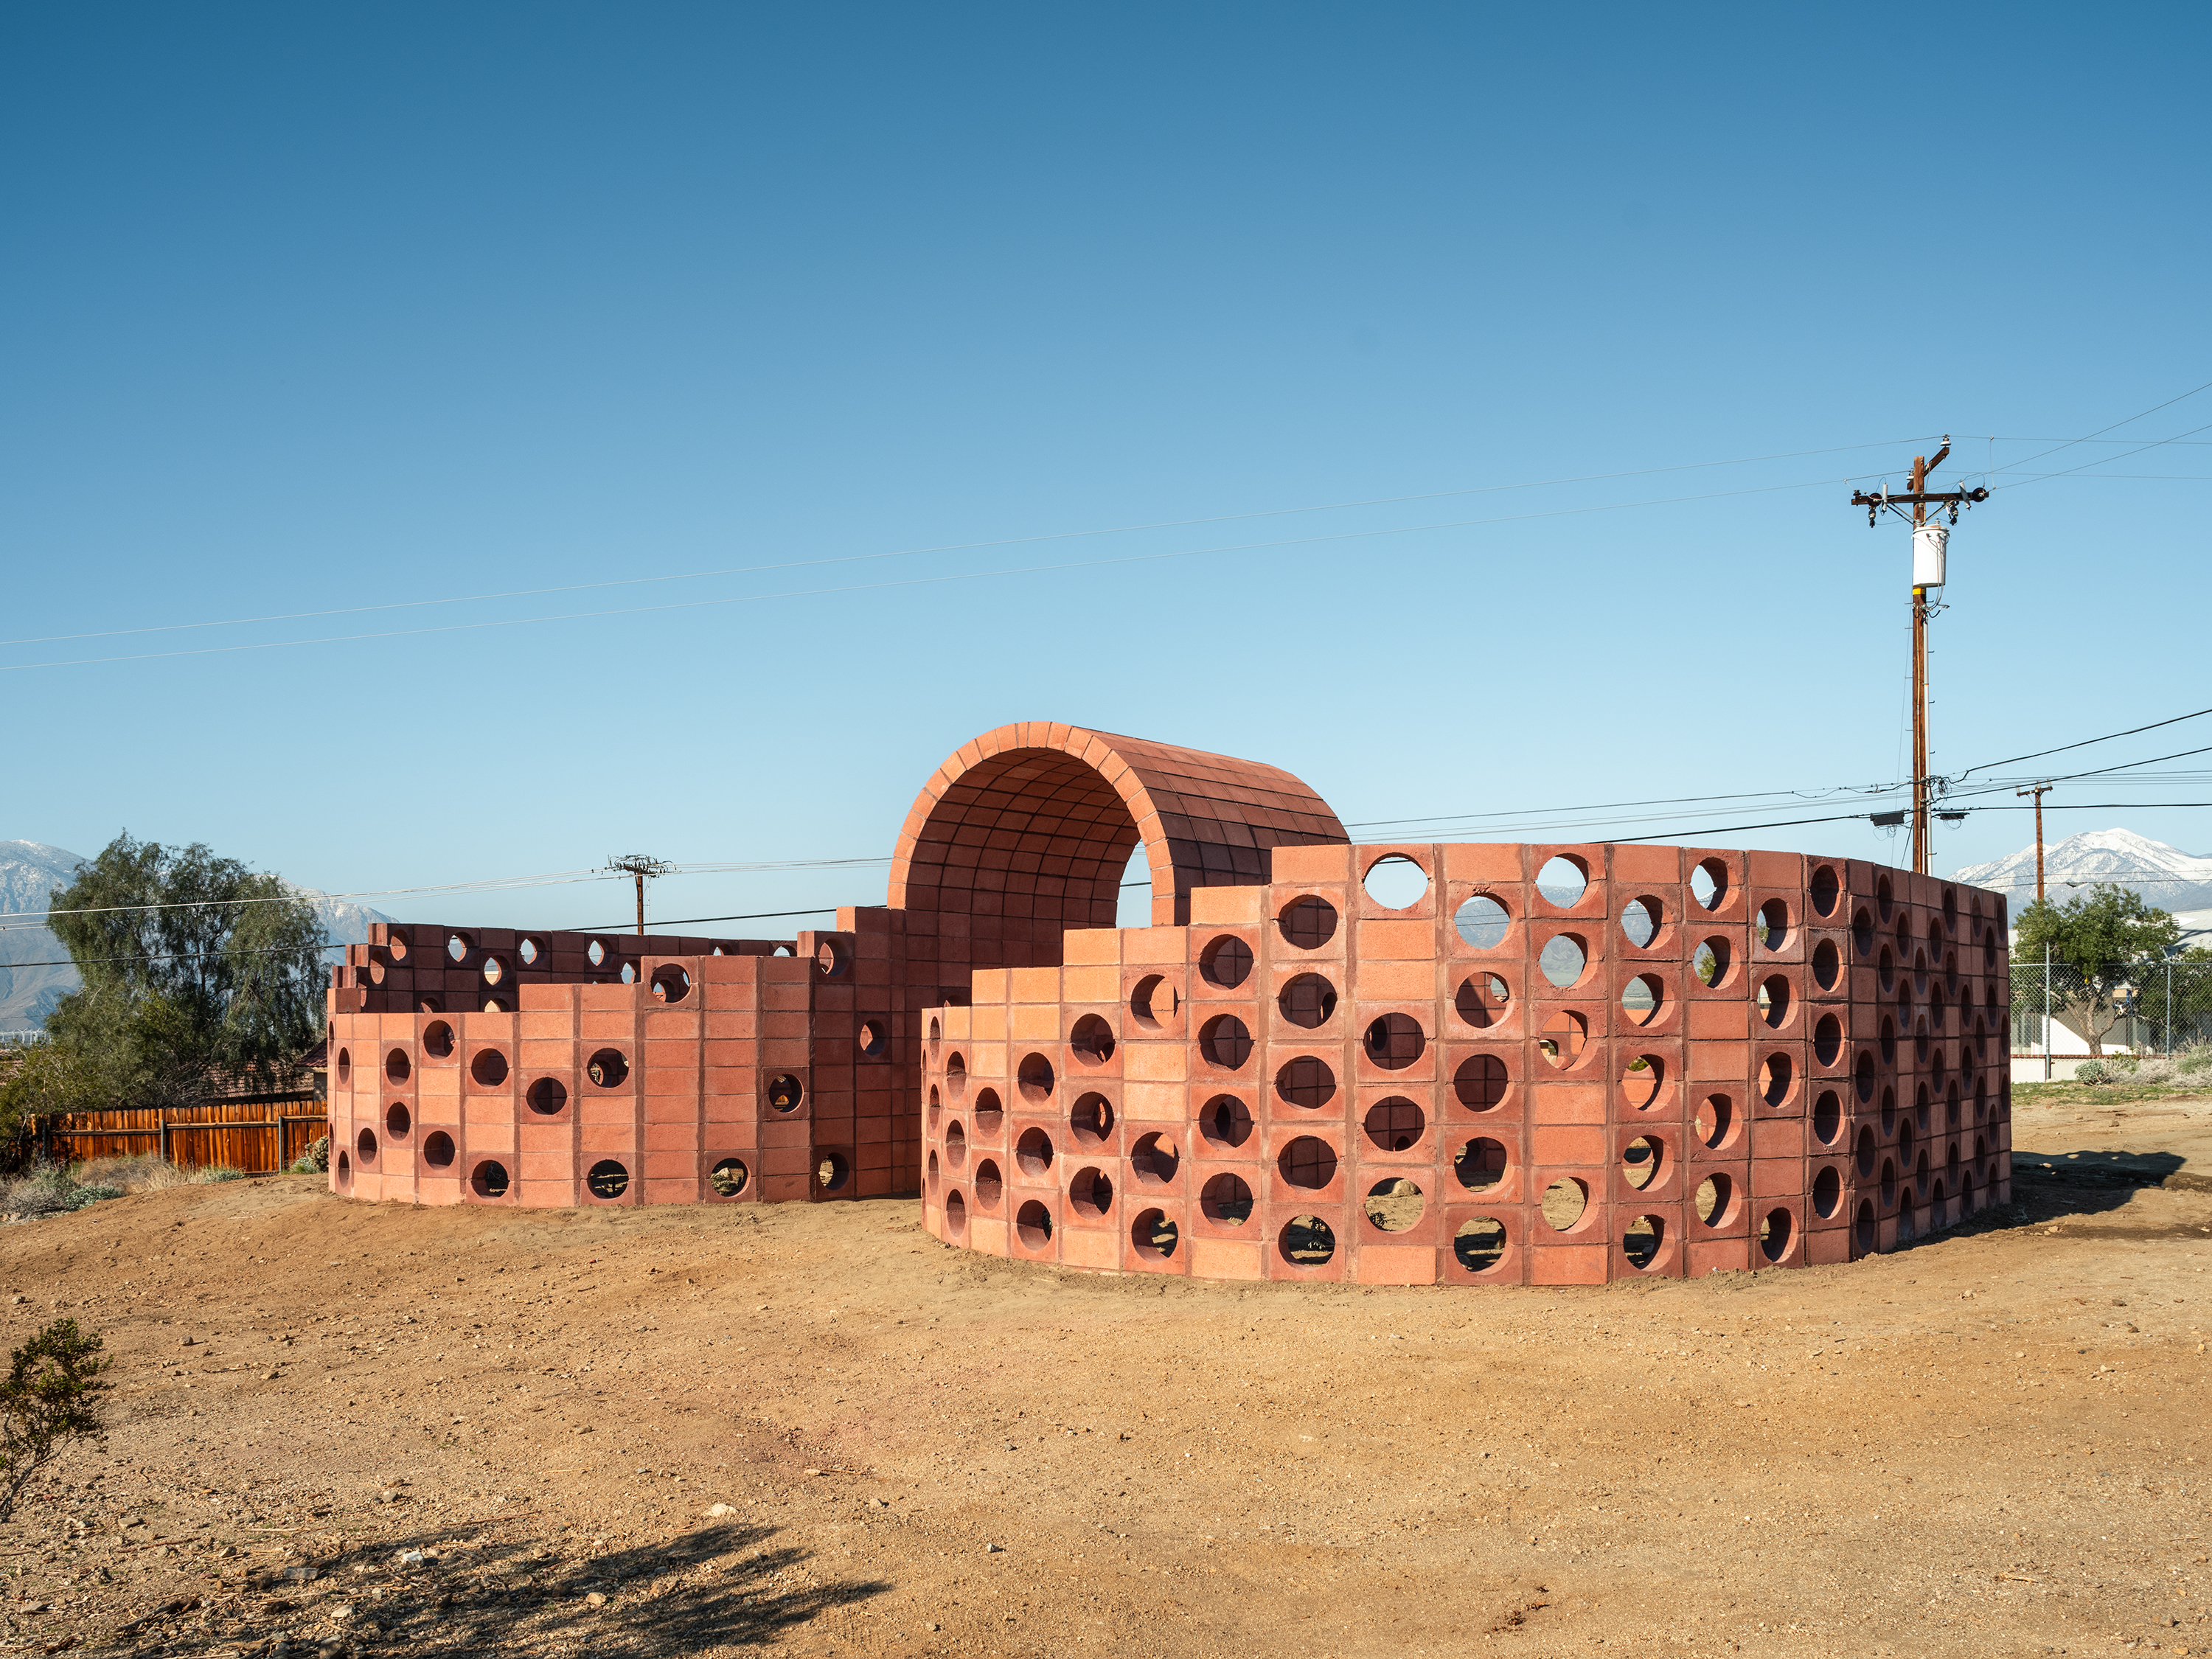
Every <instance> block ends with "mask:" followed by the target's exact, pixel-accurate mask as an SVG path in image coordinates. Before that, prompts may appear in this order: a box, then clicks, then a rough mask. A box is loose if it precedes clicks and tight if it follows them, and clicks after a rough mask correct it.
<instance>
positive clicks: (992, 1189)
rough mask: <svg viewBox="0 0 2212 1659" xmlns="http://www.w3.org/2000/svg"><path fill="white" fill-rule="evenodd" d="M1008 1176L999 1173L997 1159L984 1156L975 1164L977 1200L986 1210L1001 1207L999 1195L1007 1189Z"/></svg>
mask: <svg viewBox="0 0 2212 1659" xmlns="http://www.w3.org/2000/svg"><path fill="white" fill-rule="evenodd" d="M1005 1190H1006V1177H1005V1176H1001V1175H1000V1173H999V1165H998V1162H997V1160H996V1159H994V1158H982V1159H981V1160H979V1161H978V1162H977V1164H976V1165H975V1202H976V1203H977V1205H979V1206H981V1207H982V1208H984V1209H986V1210H995V1209H997V1208H998V1207H999V1195H1000V1194H1001V1193H1003V1192H1004V1191H1005Z"/></svg>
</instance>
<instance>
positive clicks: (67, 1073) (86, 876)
mask: <svg viewBox="0 0 2212 1659" xmlns="http://www.w3.org/2000/svg"><path fill="white" fill-rule="evenodd" d="M47 925H48V926H49V927H52V929H53V931H54V933H55V934H56V936H58V938H59V939H61V941H62V944H63V945H64V946H65V947H66V948H67V949H68V951H69V953H70V959H71V960H72V961H73V962H75V963H76V968H77V971H78V973H79V974H80V975H82V976H83V981H84V983H83V987H82V989H80V990H77V991H76V992H74V993H72V994H70V995H69V996H66V997H64V998H63V999H62V1001H61V1004H60V1006H58V1007H57V1008H56V1009H55V1010H54V1012H53V1013H52V1015H51V1016H50V1017H49V1018H48V1019H47V1021H46V1030H47V1033H48V1035H49V1036H50V1037H51V1038H52V1045H51V1046H52V1048H54V1050H55V1051H56V1053H55V1055H54V1057H53V1059H52V1060H51V1061H50V1062H49V1070H48V1071H47V1073H46V1075H45V1078H44V1081H45V1082H46V1085H47V1087H48V1089H49V1091H50V1092H52V1093H60V1092H64V1087H63V1085H64V1084H66V1085H67V1089H66V1092H68V1093H70V1094H71V1095H72V1096H73V1097H75V1098H76V1103H79V1104H85V1103H97V1104H102V1105H131V1106H159V1105H184V1104H188V1103H191V1102H192V1101H195V1100H197V1099H201V1098H203V1097H204V1096H205V1095H206V1093H207V1091H208V1090H209V1087H210V1083H211V1081H212V1079H214V1077H215V1076H216V1073H230V1074H232V1075H234V1076H237V1077H239V1078H240V1079H243V1080H246V1081H248V1082H250V1083H252V1084H253V1085H257V1086H264V1087H266V1086H272V1085H276V1084H277V1083H279V1082H280V1081H282V1080H283V1078H284V1077H285V1074H286V1073H288V1072H289V1070H290V1069H291V1067H292V1066H293V1065H294V1064H295V1062H296V1060H298V1058H299V1056H300V1054H301V1052H302V1051H303V1050H304V1049H305V1048H307V1046H308V1045H309V1044H311V1043H312V1042H313V1041H314V1040H315V1036H316V1035H317V1033H319V1031H320V1030H322V1022H323V987H324V985H325V982H326V980H327V975H326V973H325V969H324V968H323V965H322V957H323V948H324V942H323V926H322V921H321V919H320V918H319V916H317V915H316V914H315V908H314V906H313V904H311V903H309V902H307V900H305V899H303V898H301V897H300V896H298V895H297V894H295V893H294V892H292V891H291V890H289V888H287V887H286V886H285V885H284V884H283V881H282V880H280V879H279V878H277V877H276V876H273V875H258V874H256V873H255V872H252V871H251V870H248V869H247V868H246V866H244V865H243V864H240V862H239V861H238V860H235V859H224V858H217V857H216V855H215V854H214V853H213V852H212V851H211V850H210V849H209V848H206V847H204V846H201V845H198V844H197V843H195V844H194V845H192V846H191V847H187V848H182V849H180V850H176V851H171V850H168V849H166V848H162V847H161V846H160V845H159V844H158V843H156V842H142V841H134V840H133V839H132V838H131V836H130V834H129V832H128V831H126V832H125V833H124V834H123V835H121V836H117V837H116V839H115V840H114V841H113V842H111V843H109V845H108V846H107V848H106V850H104V851H103V852H102V853H101V854H100V856H99V857H98V858H96V859H94V860H91V861H90V862H88V863H86V864H81V865H79V866H77V869H76V880H75V881H74V882H72V883H71V884H70V885H69V886H68V887H66V888H63V889H58V890H56V891H55V893H54V895H53V897H52V912H51V914H50V917H49V921H48V924H47Z"/></svg>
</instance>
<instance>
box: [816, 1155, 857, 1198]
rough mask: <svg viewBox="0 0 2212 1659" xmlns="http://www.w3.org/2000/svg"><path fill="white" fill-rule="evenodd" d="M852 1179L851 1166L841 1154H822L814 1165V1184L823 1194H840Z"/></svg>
mask: <svg viewBox="0 0 2212 1659" xmlns="http://www.w3.org/2000/svg"><path fill="white" fill-rule="evenodd" d="M852 1179H853V1165H852V1162H851V1160H850V1159H848V1158H846V1156H845V1155H844V1153H842V1152H824V1153H823V1155H822V1157H821V1158H820V1159H819V1160H818V1161H817V1163H816V1164H815V1165H814V1184H815V1185H816V1186H817V1187H819V1188H821V1189H822V1190H823V1192H825V1193H842V1192H843V1191H844V1190H845V1188H846V1187H847V1186H848V1185H849V1184H850V1183H851V1182H852Z"/></svg>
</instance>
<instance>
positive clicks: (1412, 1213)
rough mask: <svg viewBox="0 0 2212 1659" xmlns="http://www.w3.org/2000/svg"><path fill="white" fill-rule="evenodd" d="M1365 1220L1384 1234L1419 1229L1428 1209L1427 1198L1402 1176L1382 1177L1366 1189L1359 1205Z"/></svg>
mask: <svg viewBox="0 0 2212 1659" xmlns="http://www.w3.org/2000/svg"><path fill="white" fill-rule="evenodd" d="M1361 1207H1362V1208H1363V1209H1364V1210H1365V1212H1366V1214H1367V1219H1368V1220H1369V1222H1370V1223H1371V1224H1372V1225H1374V1226H1376V1228H1378V1229H1379V1230H1381V1231H1383V1232H1386V1233H1402V1232H1405V1231H1407V1230H1408V1229H1410V1228H1413V1227H1416V1226H1419V1225H1420V1220H1421V1217H1422V1215H1423V1214H1424V1213H1425V1212H1426V1211H1427V1209H1428V1207H1429V1200H1428V1197H1427V1195H1426V1194H1424V1193H1423V1192H1422V1191H1421V1189H1420V1188H1419V1187H1416V1186H1415V1185H1414V1184H1413V1182H1410V1181H1408V1180H1407V1179H1406V1178H1405V1176H1383V1179H1382V1180H1380V1181H1378V1182H1376V1183H1375V1184H1374V1185H1373V1186H1372V1187H1370V1188H1368V1189H1367V1201H1366V1203H1365V1204H1364V1205H1363V1206H1361Z"/></svg>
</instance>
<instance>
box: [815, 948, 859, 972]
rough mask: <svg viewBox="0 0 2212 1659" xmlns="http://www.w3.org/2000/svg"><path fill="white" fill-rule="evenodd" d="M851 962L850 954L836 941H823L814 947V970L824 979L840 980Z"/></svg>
mask: <svg viewBox="0 0 2212 1659" xmlns="http://www.w3.org/2000/svg"><path fill="white" fill-rule="evenodd" d="M852 961H853V958H852V955H851V953H850V952H849V951H847V950H846V948H845V946H844V945H843V944H842V942H841V941H839V940H837V939H823V941H822V943H821V944H820V945H817V946H816V947H815V951H814V969H815V971H816V972H817V973H818V974H820V975H822V977H823V978H824V979H842V978H843V977H844V976H845V970H846V969H848V968H849V967H851V966H852Z"/></svg>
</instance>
